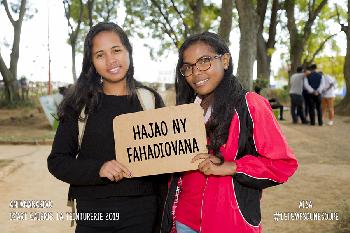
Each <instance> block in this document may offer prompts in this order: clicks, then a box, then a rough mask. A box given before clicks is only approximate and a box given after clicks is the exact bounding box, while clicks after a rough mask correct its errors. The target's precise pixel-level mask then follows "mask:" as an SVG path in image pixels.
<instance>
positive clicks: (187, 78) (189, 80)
mask: <svg viewBox="0 0 350 233" xmlns="http://www.w3.org/2000/svg"><path fill="white" fill-rule="evenodd" d="M192 76H193V75H191V76H189V77H186V78H185V80H186V82H187V83H188V84H189V85H190V86H191V87H192V88H194V84H193V80H192Z"/></svg>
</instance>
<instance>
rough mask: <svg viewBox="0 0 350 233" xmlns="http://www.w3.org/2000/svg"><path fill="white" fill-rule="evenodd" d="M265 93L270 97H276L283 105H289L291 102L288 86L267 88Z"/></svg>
mask: <svg viewBox="0 0 350 233" xmlns="http://www.w3.org/2000/svg"><path fill="white" fill-rule="evenodd" d="M265 93H266V98H268V99H271V98H275V99H277V100H278V101H279V102H280V103H282V104H283V105H289V103H290V97H289V91H288V88H286V87H283V89H281V88H276V89H271V88H270V89H266V91H265Z"/></svg>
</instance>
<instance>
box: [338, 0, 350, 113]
mask: <svg viewBox="0 0 350 233" xmlns="http://www.w3.org/2000/svg"><path fill="white" fill-rule="evenodd" d="M347 23H348V25H347V26H345V25H341V26H342V31H343V32H345V34H346V40H347V46H346V55H345V62H344V80H345V85H346V95H345V97H344V98H343V99H342V101H341V102H340V103H339V104H338V105H337V107H336V112H337V113H338V114H342V115H350V26H349V25H350V0H348V12H347Z"/></svg>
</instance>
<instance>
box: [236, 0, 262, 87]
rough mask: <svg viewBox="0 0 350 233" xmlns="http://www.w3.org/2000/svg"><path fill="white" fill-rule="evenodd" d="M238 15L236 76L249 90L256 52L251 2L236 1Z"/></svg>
mask: <svg viewBox="0 0 350 233" xmlns="http://www.w3.org/2000/svg"><path fill="white" fill-rule="evenodd" d="M236 7H237V11H238V15H239V20H238V22H239V29H240V32H241V38H240V40H239V47H240V49H239V60H238V70H237V76H238V79H239V80H240V82H241V84H242V85H243V87H245V88H246V89H248V90H251V89H252V87H253V65H254V61H255V58H256V51H257V49H256V48H257V45H256V41H257V31H258V23H257V22H258V16H257V14H256V11H255V8H254V3H253V0H236Z"/></svg>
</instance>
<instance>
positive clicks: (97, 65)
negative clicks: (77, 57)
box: [92, 60, 102, 73]
mask: <svg viewBox="0 0 350 233" xmlns="http://www.w3.org/2000/svg"><path fill="white" fill-rule="evenodd" d="M92 64H93V66H94V67H95V69H96V71H97V72H98V73H100V70H102V62H101V61H98V60H92Z"/></svg>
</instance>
